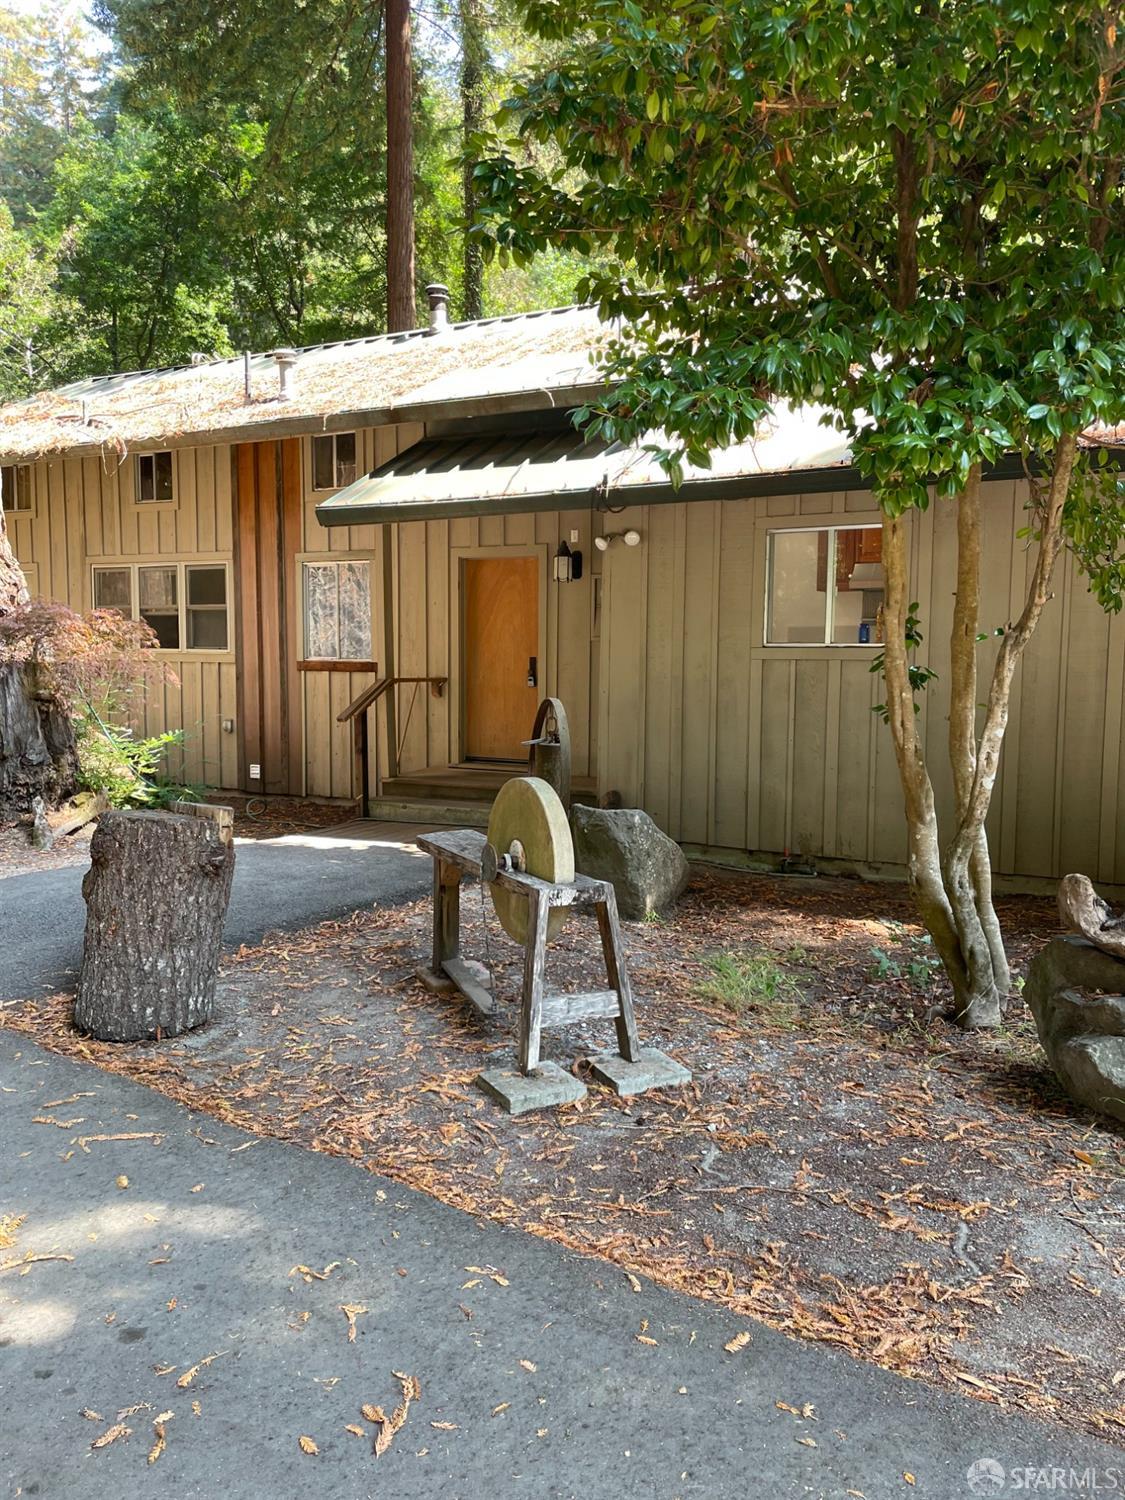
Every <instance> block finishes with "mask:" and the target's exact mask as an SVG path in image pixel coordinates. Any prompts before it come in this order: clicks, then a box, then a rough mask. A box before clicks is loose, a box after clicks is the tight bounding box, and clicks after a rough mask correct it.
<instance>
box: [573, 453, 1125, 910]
mask: <svg viewBox="0 0 1125 1500" xmlns="http://www.w3.org/2000/svg"><path fill="white" fill-rule="evenodd" d="M1025 499H1026V490H1025V486H1024V484H1023V483H1022V482H1006V481H1005V482H993V483H988V484H986V485H985V487H984V506H983V515H984V522H983V546H984V556H983V567H982V590H981V593H982V599H983V601H984V603H983V607H982V617H981V628H982V630H992V629H995V628H996V627H998V626H1003V625H1005V624H1006V623H1007V622H1008V620H1010V619H1013V618H1014V617H1015V616H1016V615H1017V614H1018V613H1019V610H1020V608H1021V607H1022V602H1023V599H1024V597H1025V593H1026V587H1027V581H1028V577H1029V574H1030V569H1031V566H1032V560H1033V557H1032V551H1031V549H1030V548H1029V547H1028V545H1027V544H1026V543H1024V542H1022V541H1020V540H1018V539H1017V538H1016V532H1017V530H1018V529H1019V528H1020V527H1021V526H1022V525H1023V524H1024V522H1025V512H1024V504H1025ZM614 519H615V525H620V526H621V527H626V526H633V527H636V528H637V530H639V531H640V532H641V535H642V545H641V546H640V547H637V548H633V549H626V548H622V547H615V548H613V549H612V550H611V551H610V552H609V553H607V554H606V562H605V583H604V590H605V599H604V605H603V609H604V621H603V626H602V638H601V673H600V695H599V716H600V725H601V727H600V735H599V747H600V748H599V753H598V760H597V769H598V787H599V791H601V792H602V793H603V794H604V793H606V792H609V791H611V790H615V791H618V792H620V793H621V795H622V798H623V800H624V802H625V803H626V805H639V806H643V807H645V808H646V809H647V810H648V811H649V812H650V813H651V814H652V816H653V817H654V818H655V819H656V821H657V822H658V823H659V824H660V826H661V827H662V828H664V829H665V830H666V832H668V833H670V834H671V835H672V836H673V837H674V838H676V839H678V840H680V841H681V842H682V843H684V844H687V845H689V846H694V847H696V848H710V849H726V850H737V851H742V852H744V853H747V852H748V853H752V854H753V853H762V854H767V855H782V854H785V853H786V852H788V853H790V854H793V855H807V856H821V857H824V858H828V859H834V860H839V861H842V862H844V863H845V864H848V865H852V866H855V867H857V868H864V869H876V870H878V869H883V870H886V871H888V872H890V871H896V870H901V868H902V866H903V863H904V860H905V853H906V851H905V833H904V822H903V811H902V793H901V788H900V785H899V781H898V774H897V768H896V766H895V761H894V752H893V748H892V745H891V740H890V732H889V730H888V729H887V727H886V725H885V724H884V723H883V722H882V719H881V717H880V716H879V715H878V714H877V713H876V712H873V709H874V708H875V706H876V705H877V704H878V703H879V702H880V701H881V698H882V682H881V679H880V678H879V677H878V676H877V675H873V674H872V673H871V672H870V670H869V669H870V665H871V662H872V660H873V658H874V657H875V655H876V654H877V652H878V649H879V648H878V647H877V646H848V647H822V646H766V645H765V644H764V622H765V573H766V538H767V534H768V532H769V531H770V530H772V529H782V528H787V527H794V526H796V527H802V526H804V527H809V526H825V525H833V524H835V525H856V524H866V525H877V524H879V520H880V517H879V514H878V512H877V511H876V510H875V509H874V508H873V506H872V502H871V496H870V495H869V494H868V493H867V492H864V491H855V492H842V493H838V494H810V495H792V496H776V497H771V498H766V499H758V500H746V501H722V502H710V503H693V504H685V505H662V506H652V507H645V508H639V507H638V508H635V509H632V510H629V511H626V512H625V513H623V514H622V515H621V516H619V517H615V518H614ZM955 551H956V528H955V515H954V511H953V508H952V507H951V506H950V505H948V504H946V503H944V502H940V501H936V502H935V503H934V504H933V505H931V507H930V509H929V510H928V511H927V512H925V513H924V514H920V515H916V516H915V517H914V518H913V521H912V535H911V576H912V580H913V583H912V588H911V596H912V598H914V599H917V600H918V602H919V605H920V611H919V613H920V616H921V620H922V630H923V632H924V634H925V637H926V642H925V647H924V649H923V651H922V652H921V653H920V654H919V660H920V661H923V662H926V663H928V664H929V665H930V666H932V667H933V668H934V669H935V670H936V671H937V672H938V674H939V675H938V679H937V681H935V682H933V683H931V685H930V686H929V688H928V689H927V690H926V691H925V692H924V693H923V694H922V695H921V703H922V710H921V724H922V729H923V733H924V736H925V742H926V749H927V755H928V757H929V760H930V764H931V768H932V771H933V775H934V781H935V793H936V796H937V800H938V805H939V811H940V813H941V814H942V815H943V816H944V817H946V818H948V815H949V809H950V805H951V788H950V779H949V772H948V768H947V762H946V753H945V745H946V737H947V734H948V659H949V652H948V640H949V630H950V624H951V619H952V610H953V587H954V579H955ZM994 656H995V640H994V639H993V640H992V641H991V642H989V643H986V644H984V645H982V647H981V654H980V672H981V682H982V685H983V684H984V683H985V682H986V681H987V674H988V673H989V672H990V670H991V666H992V662H993V660H994ZM1123 688H1125V619H1123V618H1121V617H1117V616H1107V615H1105V614H1104V613H1103V612H1102V610H1101V609H1099V607H1098V605H1097V603H1096V601H1095V600H1094V599H1093V598H1092V597H1091V596H1090V594H1089V593H1088V591H1087V588H1086V585H1085V582H1084V580H1083V579H1082V578H1081V576H1080V575H1079V574H1078V572H1077V570H1076V568H1075V567H1074V565H1073V563H1072V562H1071V561H1070V559H1069V557H1067V558H1064V559H1063V560H1062V561H1061V562H1060V565H1059V570H1058V574H1057V577H1056V581H1055V587H1054V598H1053V599H1052V600H1051V602H1050V604H1049V605H1048V607H1047V609H1046V611H1045V613H1044V616H1043V619H1042V622H1041V624H1040V626H1039V629H1038V631H1037V633H1036V636H1035V638H1034V639H1033V641H1032V644H1031V646H1030V648H1029V650H1028V653H1027V656H1026V658H1025V660H1024V663H1023V665H1022V667H1021V668H1020V670H1019V671H1018V672H1017V675H1016V679H1015V684H1014V688H1013V692H1012V702H1011V719H1010V723H1009V728H1008V735H1007V741H1006V744H1005V748H1004V752H1003V756H1002V761H1001V768H1000V775H999V778H998V782H997V786H996V791H995V795H994V798H993V804H992V810H991V814H990V817H989V825H988V826H989V838H990V843H991V847H992V852H993V858H994V862H995V866H996V870H997V873H998V875H1000V876H1005V877H1011V878H1012V879H1013V880H1016V881H1023V882H1025V883H1026V882H1034V881H1037V880H1044V881H1047V880H1054V879H1056V878H1058V876H1060V875H1061V874H1065V873H1066V872H1068V871H1071V870H1080V871H1083V872H1085V873H1088V874H1089V875H1090V876H1091V877H1092V878H1094V879H1095V880H1098V881H1100V882H1102V883H1105V884H1111V885H1117V886H1122V885H1125V764H1123V757H1122V754H1121V739H1122V733H1123V731H1125V719H1123V710H1122V703H1123ZM981 696H982V697H983V686H982V693H981Z"/></svg>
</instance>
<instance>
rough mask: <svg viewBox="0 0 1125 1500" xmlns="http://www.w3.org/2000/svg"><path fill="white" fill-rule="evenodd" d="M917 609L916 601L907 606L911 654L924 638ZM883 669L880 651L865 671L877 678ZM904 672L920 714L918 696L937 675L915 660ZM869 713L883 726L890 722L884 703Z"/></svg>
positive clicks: (907, 631)
mask: <svg viewBox="0 0 1125 1500" xmlns="http://www.w3.org/2000/svg"><path fill="white" fill-rule="evenodd" d="M918 609H919V605H918V603H917V601H915V603H913V604H910V605H908V606H907V613H906V646H907V650H909V651H911V652H916V651H917V650H918V647H919V646H920V645H921V644H922V642H923V641H924V640H925V636H923V634H922V619H921V616H920V615H919V613H918ZM885 667H886V653H885V652H883V651H880V652H879V654H878V656H876V657H874V658H873V660H872V662H871V665H870V667H868V669H867V670H868V671H869V672H874V673H876V674H877V675H878V676H879V677H882V675H883V672H884V669H885ZM906 670H907V676H908V677H909V679H910V692H911V696H912V697H913V699H914V712H915V713H916V714H917V713H921V711H922V705H921V704H920V703H919V702H918V694H919V693H921V692H923V691H924V690H925V688H926V687H928V686H929V684H930V683H931V682H934V681H935V680H936V678H937V675H938V674H937V673H936V672H935V671H933V670H932V669H931V668H930V667H925V666H922V665H921V664H920V663H919V662H917V661H916V660H912V661H911V663H910V665H909V666H908V667H907V669H906ZM871 712H872V713H873V714H878V715H879V717H880V718H881V719H882V721H883V723H884V724H886V723H889V722H890V717H891V716H890V713H889V711H888V709H887V705H886V704H885V703H876V704H875V705H874V706H873V707H872V709H871Z"/></svg>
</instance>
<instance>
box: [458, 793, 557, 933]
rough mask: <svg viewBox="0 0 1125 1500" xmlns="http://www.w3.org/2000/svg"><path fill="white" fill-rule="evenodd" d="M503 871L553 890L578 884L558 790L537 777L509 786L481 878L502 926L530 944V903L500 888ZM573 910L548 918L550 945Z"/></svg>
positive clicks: (493, 819) (493, 821) (497, 809)
mask: <svg viewBox="0 0 1125 1500" xmlns="http://www.w3.org/2000/svg"><path fill="white" fill-rule="evenodd" d="M500 870H505V871H512V870H516V871H518V872H519V873H520V874H522V875H532V876H534V877H535V879H536V880H547V881H550V882H551V884H552V885H573V883H574V840H573V838H572V837H571V833H570V824H569V823H568V822H567V817H566V813H565V812H564V810H563V805H562V803H561V801H560V800H559V797H558V794H557V793H556V792H555V790H554V788H553V787H551V786H549V785H548V784H547V782H545V781H542V780H540V778H539V777H537V776H519V777H516V778H514V779H513V780H512V781H506V782H505V783H504V785H503V786H502V787H501V788H500V790H499V792H498V793H497V795H496V801H495V802H494V803H493V804H492V812H491V814H490V815H489V819H488V842H487V843H486V844H485V846H484V849H483V850H482V851H481V877H482V879H484V880H485V881H487V882H488V892H489V895H490V896H491V897H492V905H493V908H494V909H495V912H496V919H497V921H498V922H499V923H500V926H501V927H502V928H503V929H504V931H505V932H506V933H507V934H508V936H509V937H510V938H512V939H513V941H514V942H517V943H523V944H526V943H527V940H528V936H527V933H528V900H527V897H526V896H525V895H524V894H523V892H522V891H514V890H512V889H510V888H509V887H507V886H503V885H501V884H500V883H499V882H498V881H497V879H496V876H497V873H498V872H499V871H500ZM569 915H570V908H569V907H566V906H556V907H554V908H553V909H552V910H551V911H550V913H549V915H548V917H547V941H548V942H549V943H552V942H554V940H555V938H557V937H558V935H559V933H560V932H561V931H562V929H563V927H564V925H565V923H566V919H567V917H568V916H569Z"/></svg>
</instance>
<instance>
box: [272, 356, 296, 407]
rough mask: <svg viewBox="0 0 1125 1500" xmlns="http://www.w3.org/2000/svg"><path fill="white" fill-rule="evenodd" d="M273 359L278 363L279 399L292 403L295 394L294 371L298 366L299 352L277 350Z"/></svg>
mask: <svg viewBox="0 0 1125 1500" xmlns="http://www.w3.org/2000/svg"><path fill="white" fill-rule="evenodd" d="M273 357H274V359H275V360H276V361H277V378H278V391H277V399H278V400H279V401H291V400H292V399H293V396H294V394H295V389H294V386H295V382H294V377H293V370H294V367H295V366H296V364H297V351H296V349H275V350H274V351H273Z"/></svg>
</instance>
